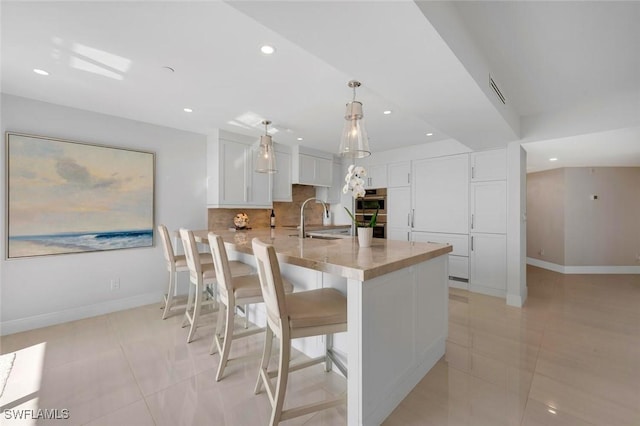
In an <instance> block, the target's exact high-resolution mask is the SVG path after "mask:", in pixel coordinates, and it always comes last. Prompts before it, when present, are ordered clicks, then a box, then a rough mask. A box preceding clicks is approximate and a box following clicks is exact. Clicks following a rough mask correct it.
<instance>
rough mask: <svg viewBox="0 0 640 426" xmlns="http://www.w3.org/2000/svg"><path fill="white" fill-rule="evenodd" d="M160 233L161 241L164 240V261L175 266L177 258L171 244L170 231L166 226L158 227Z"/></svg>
mask: <svg viewBox="0 0 640 426" xmlns="http://www.w3.org/2000/svg"><path fill="white" fill-rule="evenodd" d="M158 233H159V234H160V239H161V240H162V249H163V252H164V259H165V260H166V261H167V263H168V264H169V265H175V263H176V258H175V254H174V252H173V245H172V244H171V238H170V237H169V231H168V230H167V227H166V226H164V225H158Z"/></svg>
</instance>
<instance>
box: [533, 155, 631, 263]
mask: <svg viewBox="0 0 640 426" xmlns="http://www.w3.org/2000/svg"><path fill="white" fill-rule="evenodd" d="M527 181H528V182H527V216H528V229H527V240H528V244H527V256H528V257H531V258H535V259H540V260H544V261H547V262H551V263H556V264H558V265H568V266H637V265H639V264H640V262H638V259H637V256H638V255H640V220H639V219H638V218H640V167H575V168H565V169H556V170H549V171H545V172H539V173H531V174H529V175H528V176H527ZM592 195H597V196H598V199H597V200H592V199H591V196H592ZM540 249H543V250H544V255H540V254H539V250H540Z"/></svg>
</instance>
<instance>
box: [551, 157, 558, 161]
mask: <svg viewBox="0 0 640 426" xmlns="http://www.w3.org/2000/svg"><path fill="white" fill-rule="evenodd" d="M549 161H558V159H557V158H556V157H551V158H549Z"/></svg>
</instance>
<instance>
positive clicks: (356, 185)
mask: <svg viewBox="0 0 640 426" xmlns="http://www.w3.org/2000/svg"><path fill="white" fill-rule="evenodd" d="M366 175H367V170H366V169H365V168H364V167H362V166H356V165H354V164H352V165H350V166H349V170H348V171H347V176H345V178H344V181H345V182H346V184H345V185H344V187H343V188H342V193H343V194H346V193H347V192H349V191H351V193H352V195H353V198H360V197H364V194H365V190H364V179H363V177H364V176H366Z"/></svg>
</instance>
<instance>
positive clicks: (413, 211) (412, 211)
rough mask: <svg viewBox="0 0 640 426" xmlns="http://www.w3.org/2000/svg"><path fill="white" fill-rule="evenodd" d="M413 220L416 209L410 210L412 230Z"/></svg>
mask: <svg viewBox="0 0 640 426" xmlns="http://www.w3.org/2000/svg"><path fill="white" fill-rule="evenodd" d="M415 218H416V209H411V227H412V228H413V225H414V223H415Z"/></svg>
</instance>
